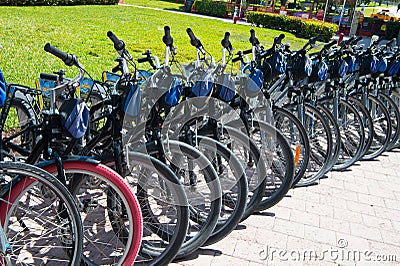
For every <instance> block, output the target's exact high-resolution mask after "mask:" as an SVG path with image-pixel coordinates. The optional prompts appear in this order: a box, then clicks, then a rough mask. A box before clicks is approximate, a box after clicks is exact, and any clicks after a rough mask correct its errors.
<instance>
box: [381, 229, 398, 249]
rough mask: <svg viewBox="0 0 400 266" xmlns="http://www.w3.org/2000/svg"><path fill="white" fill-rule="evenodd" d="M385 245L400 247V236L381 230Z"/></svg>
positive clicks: (396, 233)
mask: <svg viewBox="0 0 400 266" xmlns="http://www.w3.org/2000/svg"><path fill="white" fill-rule="evenodd" d="M381 234H382V238H383V242H384V243H388V244H392V245H395V246H398V247H400V234H399V233H398V232H393V231H387V230H381Z"/></svg>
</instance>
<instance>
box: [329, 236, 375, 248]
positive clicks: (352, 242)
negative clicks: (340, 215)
mask: <svg viewBox="0 0 400 266" xmlns="http://www.w3.org/2000/svg"><path fill="white" fill-rule="evenodd" d="M370 242H371V241H368V240H367V239H365V238H363V237H358V236H353V235H349V234H343V233H340V232H336V246H337V247H341V246H345V248H347V249H351V250H365V249H368V247H369V245H370V244H369V243H370ZM341 243H346V245H343V244H341Z"/></svg>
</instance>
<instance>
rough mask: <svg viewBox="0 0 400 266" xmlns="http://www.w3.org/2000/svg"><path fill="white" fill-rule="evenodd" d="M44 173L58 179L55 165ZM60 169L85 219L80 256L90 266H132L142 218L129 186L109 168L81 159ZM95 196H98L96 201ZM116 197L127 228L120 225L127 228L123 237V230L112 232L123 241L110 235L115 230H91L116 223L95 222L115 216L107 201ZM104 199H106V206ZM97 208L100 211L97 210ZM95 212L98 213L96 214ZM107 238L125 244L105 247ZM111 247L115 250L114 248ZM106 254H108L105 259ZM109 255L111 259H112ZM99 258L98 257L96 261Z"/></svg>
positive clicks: (111, 220)
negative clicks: (88, 262) (62, 170)
mask: <svg viewBox="0 0 400 266" xmlns="http://www.w3.org/2000/svg"><path fill="white" fill-rule="evenodd" d="M43 169H45V170H46V171H48V172H49V173H53V174H54V175H57V166H56V164H55V163H52V164H49V165H44V166H43ZM63 169H64V171H65V174H66V176H67V178H68V177H69V178H70V179H69V182H70V191H71V194H72V195H73V196H74V197H75V198H76V199H77V202H78V203H79V208H80V213H81V217H84V219H82V224H83V227H84V234H85V240H87V241H86V242H84V243H83V255H84V257H85V259H86V260H87V261H90V263H96V264H99V262H100V264H104V263H106V264H113V265H114V264H128V265H133V263H134V262H135V259H136V256H137V254H138V252H139V248H140V243H141V237H142V215H141V211H140V207H139V203H138V201H137V198H136V197H135V195H134V194H133V192H132V190H131V189H130V187H129V186H128V184H127V183H126V182H125V181H124V180H123V178H122V177H121V176H120V175H118V174H117V173H116V172H115V171H114V170H112V169H111V168H109V167H106V166H105V165H102V164H98V163H94V162H89V161H83V160H82V158H81V159H80V160H68V161H64V162H63ZM102 186H103V187H104V188H105V191H100V189H101V187H102ZM115 193H116V194H115ZM96 195H98V196H99V198H98V199H95V196H96ZM115 195H116V196H117V197H118V198H117V200H121V202H120V203H121V204H123V205H122V207H121V208H122V209H123V210H125V211H126V213H124V214H125V215H126V217H120V220H122V223H124V222H125V221H126V219H127V220H128V222H129V224H128V225H125V224H123V226H124V228H122V229H126V227H128V228H129V229H128V235H127V236H126V235H124V234H126V231H125V230H121V231H120V232H115V233H116V234H118V233H121V234H122V235H123V236H122V237H121V236H120V235H117V236H115V235H114V234H113V232H114V228H112V230H107V231H102V230H99V231H96V230H94V228H96V227H98V228H99V229H102V228H103V227H102V226H103V225H102V224H101V222H103V223H104V226H106V224H107V223H108V222H109V223H110V224H111V223H112V222H115V218H114V219H107V218H106V217H105V220H104V221H102V220H100V221H98V219H99V216H100V218H102V217H103V216H102V214H104V215H106V214H108V215H110V213H113V215H115V212H113V211H114V210H113V209H111V208H110V207H109V206H108V204H109V199H110V197H112V196H115ZM104 198H106V199H107V200H106V202H105V201H104ZM114 199H115V198H114ZM100 204H103V206H100ZM100 208H102V209H101V210H100ZM98 210H100V211H98ZM94 211H98V212H97V213H95V212H94ZM91 215H92V216H91ZM92 219H93V220H92ZM93 222H97V223H93ZM119 222H121V221H119ZM104 230H105V228H104ZM107 237H108V238H111V240H115V241H116V239H118V240H120V239H121V238H126V243H124V241H116V242H115V243H111V244H107V243H106V242H103V241H106V238H107ZM91 238H95V239H96V242H94V241H92V240H90V239H91ZM99 239H102V240H99ZM90 245H92V246H93V247H94V248H95V250H96V251H97V252H93V250H90V249H89V246H90ZM95 245H99V246H95ZM113 245H116V246H115V247H114V246H113ZM93 247H92V248H93ZM99 250H101V251H102V254H100V252H98V251H99ZM121 250H123V251H122V254H121V255H119V257H118V258H117V255H118V254H119V253H121ZM106 253H108V255H107V254H106ZM111 254H112V255H113V256H114V257H112V256H111ZM98 255H100V256H99V257H95V256H98ZM102 255H104V256H102ZM95 261H97V262H95Z"/></svg>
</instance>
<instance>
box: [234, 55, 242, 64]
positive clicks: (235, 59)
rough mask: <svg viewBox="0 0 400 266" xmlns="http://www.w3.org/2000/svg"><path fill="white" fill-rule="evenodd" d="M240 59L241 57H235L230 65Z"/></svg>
mask: <svg viewBox="0 0 400 266" xmlns="http://www.w3.org/2000/svg"><path fill="white" fill-rule="evenodd" d="M241 59H242V57H241V56H238V57H235V58H233V59H232V63H236V62H238V61H240V60H241Z"/></svg>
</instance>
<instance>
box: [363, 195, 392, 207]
mask: <svg viewBox="0 0 400 266" xmlns="http://www.w3.org/2000/svg"><path fill="white" fill-rule="evenodd" d="M357 195H358V201H359V202H361V203H365V204H370V205H373V206H379V207H385V206H386V205H385V202H384V200H383V198H382V197H379V196H375V195H369V194H364V193H357Z"/></svg>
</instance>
